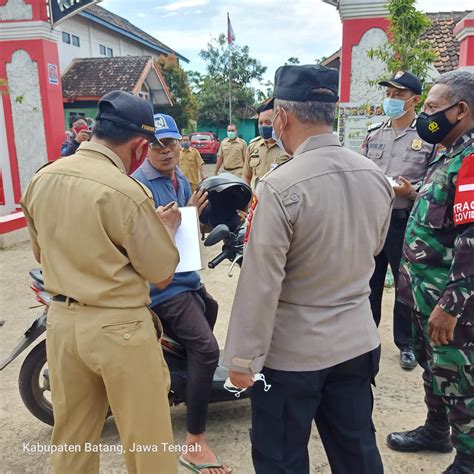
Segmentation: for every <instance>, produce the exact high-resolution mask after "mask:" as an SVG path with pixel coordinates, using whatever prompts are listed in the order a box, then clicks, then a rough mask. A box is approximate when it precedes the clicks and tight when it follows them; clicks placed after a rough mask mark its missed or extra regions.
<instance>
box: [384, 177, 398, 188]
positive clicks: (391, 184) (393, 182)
mask: <svg viewBox="0 0 474 474" xmlns="http://www.w3.org/2000/svg"><path fill="white" fill-rule="evenodd" d="M385 177H386V178H387V181H388V182H389V183H390V186H392V188H393V187H395V186H400V185H399V184H398V183H397V182H396V181H395V179H393V178H392V177H391V176H385Z"/></svg>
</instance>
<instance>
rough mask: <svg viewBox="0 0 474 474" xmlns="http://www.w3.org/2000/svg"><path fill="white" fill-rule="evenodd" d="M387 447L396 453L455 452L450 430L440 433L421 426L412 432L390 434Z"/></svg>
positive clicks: (429, 427)
mask: <svg viewBox="0 0 474 474" xmlns="http://www.w3.org/2000/svg"><path fill="white" fill-rule="evenodd" d="M387 445H388V447H389V448H391V449H393V450H394V451H401V452H404V453H416V452H418V451H435V452H437V453H449V452H451V451H452V450H453V445H452V444H451V439H450V436H449V430H446V431H439V430H436V429H434V428H433V427H431V426H430V425H423V426H419V427H418V428H416V429H414V430H411V431H402V432H400V433H390V434H389V435H388V436H387ZM448 472H449V471H448Z"/></svg>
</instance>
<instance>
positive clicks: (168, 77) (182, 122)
mask: <svg viewBox="0 0 474 474" xmlns="http://www.w3.org/2000/svg"><path fill="white" fill-rule="evenodd" d="M156 65H157V67H158V69H159V70H160V71H161V73H162V75H163V78H164V80H165V82H166V85H167V86H168V88H169V90H170V93H171V97H172V99H173V106H172V107H170V106H160V107H158V108H157V109H158V110H157V112H160V113H164V114H168V115H171V116H172V117H173V118H174V119H175V121H176V124H177V125H178V128H179V129H180V130H181V129H182V128H185V127H187V126H188V124H189V121H190V120H195V119H196V115H197V100H196V97H195V96H194V95H193V93H192V91H191V86H190V83H189V78H188V74H187V73H186V71H185V70H184V69H182V68H181V67H180V65H179V63H178V60H177V58H176V56H174V55H169V56H161V57H160V58H159V59H158V60H157V61H156Z"/></svg>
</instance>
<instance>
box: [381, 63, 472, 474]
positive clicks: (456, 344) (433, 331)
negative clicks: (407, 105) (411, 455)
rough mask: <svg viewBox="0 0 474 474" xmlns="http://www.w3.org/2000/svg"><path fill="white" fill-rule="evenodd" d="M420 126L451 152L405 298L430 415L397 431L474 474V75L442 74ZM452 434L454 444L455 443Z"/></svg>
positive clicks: (431, 196) (421, 208) (424, 205)
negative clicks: (414, 425) (451, 456)
mask: <svg viewBox="0 0 474 474" xmlns="http://www.w3.org/2000/svg"><path fill="white" fill-rule="evenodd" d="M424 110H425V112H424V113H422V114H420V116H419V118H418V121H417V131H418V134H419V135H420V137H421V138H422V139H424V140H425V141H427V142H429V143H441V144H442V145H444V146H445V147H446V149H445V150H444V151H443V152H440V153H439V154H438V155H437V157H436V158H435V159H434V160H433V161H432V162H431V163H430V165H429V168H428V173H427V175H426V178H425V180H424V182H423V185H422V186H421V188H420V190H419V193H418V197H417V200H416V201H415V204H414V206H413V210H412V212H411V215H410V218H409V221H408V226H407V231H406V234H405V243H404V248H403V257H402V265H401V268H400V276H399V298H400V299H401V300H402V301H403V302H404V303H405V304H407V305H409V306H410V307H411V308H412V321H413V336H414V344H415V355H416V358H417V361H418V362H419V363H420V365H421V366H422V367H423V369H424V373H423V381H424V388H425V403H426V405H427V407H428V416H427V419H426V422H425V424H424V425H423V426H420V427H418V428H417V429H415V430H412V431H406V432H402V433H391V434H390V435H389V436H388V437H387V443H388V445H389V447H391V448H392V449H394V450H397V451H421V450H430V451H438V452H449V451H451V450H452V446H453V445H454V447H455V448H456V450H457V454H456V458H455V460H454V463H453V464H452V465H451V466H450V467H448V469H447V470H446V471H444V472H445V473H446V474H468V473H470V474H472V473H474V146H473V143H474V74H471V73H469V72H466V71H454V72H451V73H447V74H443V75H442V76H440V77H439V78H438V79H437V81H436V83H435V85H434V86H433V88H432V89H431V91H430V93H429V94H428V97H427V99H426V102H425V105H424ZM450 428H451V441H452V444H451V441H450V438H449V433H450Z"/></svg>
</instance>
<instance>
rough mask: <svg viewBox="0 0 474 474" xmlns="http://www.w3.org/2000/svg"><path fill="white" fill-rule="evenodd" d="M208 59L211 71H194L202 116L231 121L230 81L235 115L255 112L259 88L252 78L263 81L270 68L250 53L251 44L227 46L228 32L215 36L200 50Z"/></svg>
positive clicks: (219, 121) (220, 123) (213, 120)
mask: <svg viewBox="0 0 474 474" xmlns="http://www.w3.org/2000/svg"><path fill="white" fill-rule="evenodd" d="M199 55H200V56H201V58H202V59H204V61H205V62H206V70H207V73H206V74H204V75H202V74H199V73H195V72H194V73H192V74H190V77H191V78H192V83H193V88H194V91H195V93H196V96H197V101H198V113H199V119H200V120H202V121H206V122H210V123H213V124H215V125H217V126H224V125H226V124H227V123H228V120H229V112H228V110H229V80H230V89H231V96H232V112H233V115H234V116H235V117H239V118H242V117H248V116H250V115H252V114H253V113H254V106H255V99H256V91H255V89H254V88H253V87H252V86H251V84H252V81H261V80H262V77H263V74H264V73H265V71H266V69H267V68H266V67H264V66H262V65H261V64H260V62H259V61H258V60H256V59H254V58H252V57H250V54H249V47H248V46H239V45H237V44H235V43H233V44H231V45H229V46H227V44H226V37H225V35H224V34H221V35H219V37H218V38H215V39H212V40H211V41H210V42H209V43H208V45H207V49H206V50H201V52H200V53H199Z"/></svg>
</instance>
